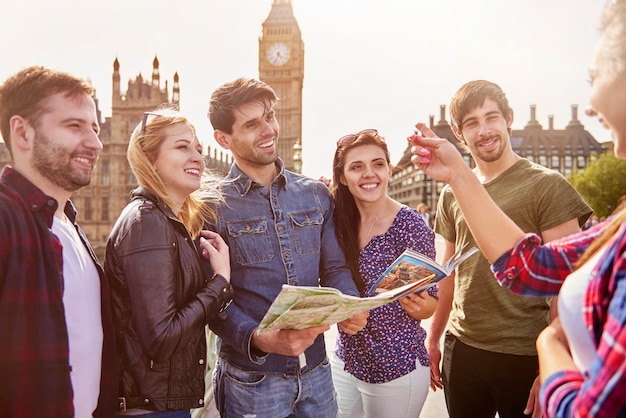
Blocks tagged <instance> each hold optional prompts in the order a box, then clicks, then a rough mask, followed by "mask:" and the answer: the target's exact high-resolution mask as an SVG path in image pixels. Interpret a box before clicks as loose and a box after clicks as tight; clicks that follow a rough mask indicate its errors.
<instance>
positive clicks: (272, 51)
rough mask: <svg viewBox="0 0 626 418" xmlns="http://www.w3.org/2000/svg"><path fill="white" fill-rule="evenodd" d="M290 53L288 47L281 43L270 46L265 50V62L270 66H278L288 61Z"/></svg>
mask: <svg viewBox="0 0 626 418" xmlns="http://www.w3.org/2000/svg"><path fill="white" fill-rule="evenodd" d="M290 54H291V51H289V47H288V46H287V45H285V44H284V43H282V42H277V43H275V44H272V45H270V47H269V48H268V49H267V60H268V61H269V62H270V64H272V65H276V66H280V65H283V64H285V63H286V62H287V61H289V56H290Z"/></svg>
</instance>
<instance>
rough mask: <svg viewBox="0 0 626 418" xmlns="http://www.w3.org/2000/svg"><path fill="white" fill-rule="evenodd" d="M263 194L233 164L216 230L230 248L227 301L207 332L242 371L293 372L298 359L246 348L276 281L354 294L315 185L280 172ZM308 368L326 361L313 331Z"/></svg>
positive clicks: (329, 213) (324, 192)
mask: <svg viewBox="0 0 626 418" xmlns="http://www.w3.org/2000/svg"><path fill="white" fill-rule="evenodd" d="M277 166H278V168H279V173H278V175H277V176H276V178H275V179H274V180H273V181H272V184H271V186H270V189H269V190H268V189H267V188H266V187H265V186H263V185H261V184H259V183H257V182H255V181H253V180H252V179H250V177H248V176H247V175H246V174H245V173H243V172H242V171H241V170H240V169H239V167H237V165H236V164H233V165H232V167H231V169H230V172H229V173H228V176H226V178H225V179H224V182H223V184H222V193H223V197H224V199H225V203H222V204H221V206H220V207H219V209H218V220H217V225H215V230H216V231H217V232H219V233H220V235H221V236H222V237H223V238H224V240H225V241H226V243H227V244H228V246H229V247H230V260H231V284H232V286H233V288H234V295H233V303H232V304H231V305H230V306H229V307H228V309H227V310H226V311H225V313H226V315H223V318H222V319H221V320H215V321H213V322H212V323H211V324H210V326H211V329H212V330H213V331H214V332H215V333H216V334H217V335H218V337H219V342H218V347H219V348H218V350H219V356H220V358H221V359H223V360H226V361H228V362H229V363H230V364H232V365H234V366H236V367H239V368H241V369H243V370H247V371H258V372H263V373H280V374H295V373H296V372H297V371H298V369H299V368H300V366H299V363H298V357H286V356H281V355H278V354H268V355H262V354H261V353H257V354H256V355H255V352H256V350H251V345H250V341H251V338H252V333H253V332H254V331H255V330H256V329H257V327H258V325H259V322H261V319H262V318H263V316H264V315H265V313H266V312H267V310H268V308H269V306H270V305H271V303H272V301H273V300H274V298H275V297H276V296H277V295H278V293H279V292H280V290H281V288H282V285H283V284H290V285H301V286H318V285H321V286H328V287H334V288H337V289H339V290H340V291H341V292H343V293H345V294H350V295H354V296H358V295H359V293H358V291H357V289H356V286H355V284H354V281H353V280H352V274H351V273H350V269H349V268H348V267H347V265H346V259H345V255H344V252H343V250H342V248H341V247H340V245H339V242H338V240H337V236H336V234H335V227H334V221H333V209H334V203H333V200H332V196H331V193H330V190H329V189H328V188H327V187H326V186H325V185H324V184H323V183H321V182H319V181H316V180H313V179H311V178H308V177H305V176H302V175H299V174H295V173H292V172H289V171H286V170H285V169H284V166H283V163H282V161H280V160H278V161H277ZM305 356H306V364H307V366H306V367H308V368H313V367H315V366H317V365H318V364H320V363H321V362H322V361H323V360H325V359H326V347H325V344H324V336H323V334H320V335H319V336H318V337H317V339H316V340H315V343H314V344H313V345H311V346H310V347H309V348H308V349H307V350H306V352H305Z"/></svg>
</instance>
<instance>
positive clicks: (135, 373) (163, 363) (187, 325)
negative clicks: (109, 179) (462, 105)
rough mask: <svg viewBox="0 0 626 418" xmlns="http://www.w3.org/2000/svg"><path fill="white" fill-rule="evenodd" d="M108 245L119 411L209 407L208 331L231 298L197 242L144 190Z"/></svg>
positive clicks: (136, 195) (126, 210)
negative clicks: (207, 271)
mask: <svg viewBox="0 0 626 418" xmlns="http://www.w3.org/2000/svg"><path fill="white" fill-rule="evenodd" d="M131 198H132V200H131V202H130V203H129V204H128V206H126V208H124V210H123V211H122V214H121V215H120V217H119V218H118V220H117V221H116V223H115V226H114V227H113V230H112V232H111V236H110V237H109V241H108V243H107V249H106V256H105V263H104V268H105V271H106V274H107V278H108V280H109V283H110V285H111V293H112V297H111V299H112V305H113V320H114V324H115V328H116V337H117V354H118V364H119V372H120V381H119V383H120V384H119V396H120V400H119V405H118V409H119V410H124V409H130V408H142V409H149V410H155V411H163V410H168V409H172V410H181V409H191V408H198V407H201V406H203V402H204V401H203V399H204V376H205V372H206V355H207V353H206V338H205V325H206V324H207V323H208V322H209V321H210V320H211V319H212V318H213V317H214V316H215V315H216V314H217V313H218V312H219V311H220V310H222V309H224V307H225V306H226V305H227V303H228V301H229V300H230V299H231V292H232V290H231V289H232V288H231V286H230V284H229V283H228V282H227V281H226V280H225V279H224V278H223V277H221V276H214V277H211V276H209V277H206V274H205V273H204V272H203V265H202V263H203V262H205V261H203V260H202V259H201V256H200V254H199V253H198V251H197V249H196V246H195V244H194V242H193V241H192V238H191V236H190V235H189V233H188V231H187V229H186V228H185V226H184V225H183V224H182V223H181V222H180V221H179V220H178V219H177V218H176V216H175V215H174V214H173V212H172V211H171V210H170V209H169V208H168V207H167V206H166V205H165V204H164V203H163V202H162V201H160V200H159V199H158V198H157V197H156V196H155V195H154V194H153V193H151V192H149V191H147V190H145V189H142V188H138V189H136V190H134V191H133V192H132V194H131Z"/></svg>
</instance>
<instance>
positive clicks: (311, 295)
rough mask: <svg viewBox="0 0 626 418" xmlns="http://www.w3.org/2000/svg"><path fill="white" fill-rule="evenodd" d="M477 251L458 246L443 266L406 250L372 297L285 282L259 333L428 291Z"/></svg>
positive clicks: (336, 317) (332, 318)
mask: <svg viewBox="0 0 626 418" xmlns="http://www.w3.org/2000/svg"><path fill="white" fill-rule="evenodd" d="M477 251H478V248H476V247H471V248H469V249H467V250H465V251H464V250H463V249H459V250H457V252H456V253H455V254H454V255H453V256H452V257H450V259H449V260H448V261H447V262H446V263H445V264H444V265H440V264H438V263H437V262H436V261H434V260H432V259H430V258H428V257H426V256H424V255H422V254H420V253H417V252H415V251H412V250H410V249H407V250H405V251H404V252H403V253H402V254H401V255H400V256H399V257H398V258H397V259H396V260H395V261H394V262H393V263H391V265H390V266H389V267H388V268H387V269H386V270H385V271H384V272H383V274H381V276H380V277H379V278H378V280H377V281H376V283H374V285H373V286H372V289H371V290H370V291H369V293H368V295H369V296H370V297H366V298H359V297H355V296H350V295H344V294H343V293H341V292H340V291H339V290H337V289H334V288H330V287H314V286H291V285H287V284H285V285H283V288H282V290H281V292H280V293H279V294H278V296H277V297H276V299H275V300H274V302H273V303H272V305H271V306H270V308H269V309H268V311H267V313H266V314H265V317H264V318H263V319H262V320H261V323H260V324H259V329H258V332H259V333H263V332H266V331H269V330H272V329H304V328H310V327H315V326H318V325H332V324H336V323H337V322H341V321H343V320H346V319H348V318H350V317H352V316H354V315H356V314H359V313H361V312H364V311H369V310H371V309H374V308H377V307H379V306H382V305H385V304H387V303H390V302H393V301H394V300H397V299H399V298H401V297H403V296H406V295H408V294H409V293H419V292H421V291H423V290H426V289H427V288H429V287H430V286H433V285H435V284H436V283H437V282H439V281H440V280H442V279H444V278H446V277H448V276H449V275H450V273H452V271H453V270H454V269H455V268H456V267H457V266H458V265H459V264H460V263H462V262H463V261H465V260H466V259H467V258H468V257H470V256H471V255H473V254H474V253H476V252H477Z"/></svg>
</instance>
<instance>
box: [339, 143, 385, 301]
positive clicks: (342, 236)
mask: <svg viewBox="0 0 626 418" xmlns="http://www.w3.org/2000/svg"><path fill="white" fill-rule="evenodd" d="M361 145H376V146H378V147H380V148H381V149H382V150H383V151H384V152H385V158H386V160H387V164H390V162H391V157H390V155H389V149H388V148H387V144H386V143H385V141H384V138H383V137H381V136H379V135H378V134H376V135H373V134H372V133H362V134H360V135H358V136H357V137H356V139H355V140H354V141H353V142H352V143H350V144H348V145H340V146H337V150H336V151H335V157H334V158H333V185H334V189H333V198H334V200H335V212H334V217H335V231H336V232H337V237H338V238H339V243H340V244H341V246H342V247H343V250H344V252H345V253H346V260H347V263H348V267H350V270H351V271H352V278H353V280H354V282H355V284H356V286H357V288H358V289H359V291H364V290H365V288H366V285H365V282H364V281H363V279H362V278H361V275H360V273H359V252H360V248H359V225H360V224H361V214H360V213H359V209H358V208H357V206H356V202H355V201H354V196H352V193H350V190H349V189H348V186H346V185H345V184H342V183H341V181H340V180H341V176H342V174H343V170H344V168H345V166H346V153H347V152H348V151H349V150H351V149H353V148H356V147H358V146H361Z"/></svg>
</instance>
